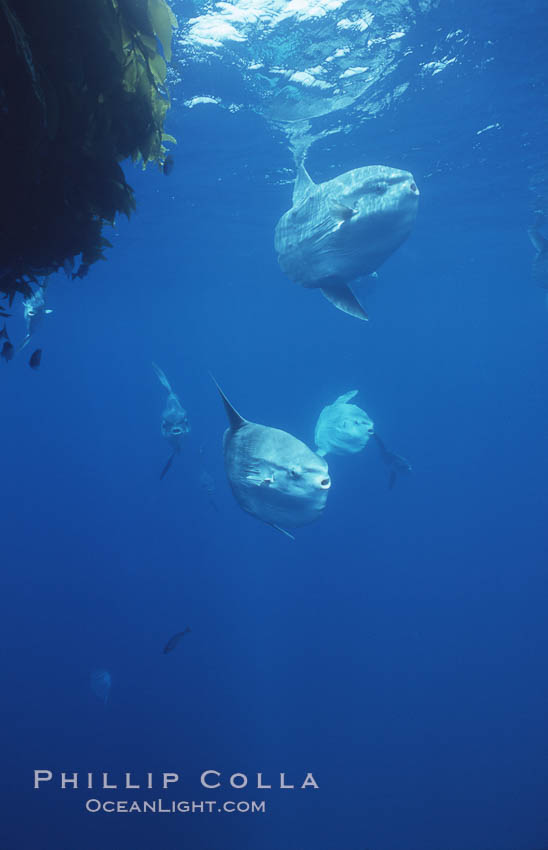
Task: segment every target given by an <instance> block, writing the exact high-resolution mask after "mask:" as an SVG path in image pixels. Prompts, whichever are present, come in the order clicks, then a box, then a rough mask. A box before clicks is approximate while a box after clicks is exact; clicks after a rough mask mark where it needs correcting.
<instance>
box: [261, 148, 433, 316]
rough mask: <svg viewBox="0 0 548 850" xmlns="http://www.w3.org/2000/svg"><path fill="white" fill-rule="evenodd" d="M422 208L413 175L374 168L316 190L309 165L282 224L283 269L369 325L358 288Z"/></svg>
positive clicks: (279, 244) (278, 250)
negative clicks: (353, 289)
mask: <svg viewBox="0 0 548 850" xmlns="http://www.w3.org/2000/svg"><path fill="white" fill-rule="evenodd" d="M418 205H419V190H418V189H417V185H416V183H415V180H414V178H413V175H412V174H410V173H409V172H408V171H400V170H398V169H397V168H389V167H387V166H385V165H369V166H365V167H363V168H355V169H353V170H352V171H347V172H346V173H345V174H340V175H339V176H338V177H334V178H333V179H332V180H327V181H326V182H325V183H319V184H316V183H314V181H313V180H312V178H311V177H310V175H309V174H308V172H307V171H306V168H305V167H304V165H303V164H302V163H301V165H300V166H299V168H298V170H297V177H296V180H295V186H294V189H293V203H292V207H291V209H290V210H288V211H287V212H286V213H284V215H283V216H282V217H281V219H280V220H279V222H278V224H277V225H276V232H275V236H274V245H275V248H276V253H277V254H278V262H279V264H280V267H281V269H282V271H283V272H284V273H285V274H286V275H287V276H288V277H289V278H291V280H293V281H294V282H295V283H298V284H300V285H301V286H305V287H310V288H317V289H321V291H322V292H323V294H324V295H325V297H326V298H327V299H328V300H329V301H331V303H332V304H334V305H335V307H337V308H338V309H339V310H342V311H343V312H344V313H348V314H349V315H351V316H355V317H356V318H358V319H364V320H367V313H366V312H365V310H364V308H363V307H362V305H361V304H360V302H359V301H358V299H357V298H356V296H355V295H354V292H353V291H352V289H351V287H350V284H352V283H353V282H355V281H357V279H358V278H360V277H362V276H364V275H370V274H372V273H373V272H374V271H376V270H377V269H378V268H379V266H380V265H382V263H384V261H385V260H387V259H388V257H389V256H390V255H391V254H393V253H394V251H395V250H396V248H398V247H399V246H400V245H401V243H402V242H403V241H404V240H405V239H407V237H408V236H409V233H410V231H411V228H412V226H413V223H414V221H415V218H416V216H417V209H418Z"/></svg>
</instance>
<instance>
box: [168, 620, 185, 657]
mask: <svg viewBox="0 0 548 850" xmlns="http://www.w3.org/2000/svg"><path fill="white" fill-rule="evenodd" d="M189 631H190V629H189V628H188V626H187V627H186V629H183V631H182V632H177V634H176V635H173V637H170V639H169V640H168V642H167V643H166V645H165V646H164V655H167V654H168V652H173V650H174V649H175V647H176V646H177V644H178V643H179V641H180V640H181V638H182V637H183V636H184V635H187V634H188V633H189Z"/></svg>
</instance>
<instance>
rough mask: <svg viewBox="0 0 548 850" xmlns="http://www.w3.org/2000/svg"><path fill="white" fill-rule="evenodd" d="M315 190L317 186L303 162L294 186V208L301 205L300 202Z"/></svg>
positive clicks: (298, 169)
mask: <svg viewBox="0 0 548 850" xmlns="http://www.w3.org/2000/svg"><path fill="white" fill-rule="evenodd" d="M315 188H316V184H315V183H314V181H313V180H312V177H311V176H310V174H309V173H308V171H307V170H306V168H305V167H304V165H303V163H302V162H301V164H300V165H299V167H298V168H297V176H296V177H295V184H294V186H293V201H292V203H293V206H295V204H297V203H299V201H302V200H303V198H305V197H306V195H308V193H309V192H311V191H312V189H315Z"/></svg>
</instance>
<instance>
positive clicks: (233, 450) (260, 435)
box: [216, 383, 331, 537]
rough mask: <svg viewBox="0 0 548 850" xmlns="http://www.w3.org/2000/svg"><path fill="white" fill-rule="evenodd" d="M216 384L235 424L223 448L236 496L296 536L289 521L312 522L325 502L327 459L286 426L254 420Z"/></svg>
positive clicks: (253, 511)
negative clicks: (234, 404)
mask: <svg viewBox="0 0 548 850" xmlns="http://www.w3.org/2000/svg"><path fill="white" fill-rule="evenodd" d="M216 386H217V389H218V390H219V393H220V395H221V398H222V400H223V404H224V406H225V410H226V413H227V416H228V421H229V426H230V427H229V428H227V430H226V431H225V434H224V438H223V450H224V456H225V469H226V474H227V478H228V481H229V484H230V487H231V488H232V492H233V494H234V498H235V499H236V501H237V502H238V504H239V505H240V507H241V508H243V510H244V511H247V513H250V514H251V515H252V516H254V517H256V518H257V519H260V520H262V521H263V522H266V523H267V524H268V525H272V526H273V527H274V528H276V529H277V530H278V531H281V532H282V533H283V534H286V535H287V536H288V537H292V535H291V534H289V533H288V532H287V531H286V530H285V528H284V526H290V527H293V528H296V527H298V526H301V525H307V524H308V523H309V522H313V521H314V520H315V519H317V518H318V517H319V516H320V514H321V512H322V511H323V509H324V508H325V503H326V501H327V494H328V493H329V488H330V487H331V480H330V478H329V472H328V468H327V463H326V462H325V460H324V459H323V458H321V457H318V455H317V454H315V453H314V452H313V451H311V449H309V448H308V446H305V444H304V443H302V442H301V441H300V440H298V439H297V438H296V437H293V436H292V435H291V434H288V433H287V432H286V431H281V430H280V429H279V428H270V427H268V426H267V425H257V424H256V423H255V422H248V420H247V419H244V418H243V417H242V416H240V414H239V413H237V412H236V410H234V408H233V407H232V405H231V404H230V402H229V400H228V399H227V397H226V396H225V394H224V393H223V391H222V390H221V388H220V387H219V385H218V384H217V383H216Z"/></svg>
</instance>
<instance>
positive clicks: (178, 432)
mask: <svg viewBox="0 0 548 850" xmlns="http://www.w3.org/2000/svg"><path fill="white" fill-rule="evenodd" d="M171 433H172V435H173V436H174V437H179V436H180V435H181V434H182V433H183V429H182V428H172V429H171Z"/></svg>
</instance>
